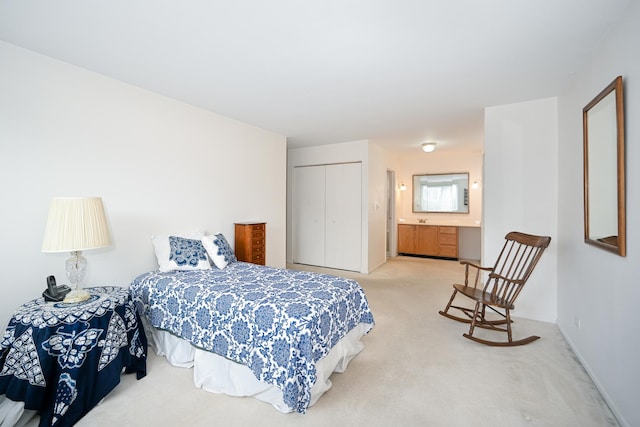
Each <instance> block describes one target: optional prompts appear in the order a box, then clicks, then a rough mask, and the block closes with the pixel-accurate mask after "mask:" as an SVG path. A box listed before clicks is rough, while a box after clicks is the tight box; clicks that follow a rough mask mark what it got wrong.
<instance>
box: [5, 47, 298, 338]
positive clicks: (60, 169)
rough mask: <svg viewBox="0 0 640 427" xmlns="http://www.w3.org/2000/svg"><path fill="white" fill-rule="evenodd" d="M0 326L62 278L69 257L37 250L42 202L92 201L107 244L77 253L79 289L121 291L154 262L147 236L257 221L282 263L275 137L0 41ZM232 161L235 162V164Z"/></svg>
mask: <svg viewBox="0 0 640 427" xmlns="http://www.w3.org/2000/svg"><path fill="white" fill-rule="evenodd" d="M0 93H2V96H0V179H1V180H2V182H3V183H4V184H3V186H2V190H1V191H2V200H3V201H4V204H3V209H2V210H0V230H1V234H2V236H3V244H2V246H0V267H1V268H2V271H3V273H4V276H3V280H2V284H1V285H0V286H1V289H2V292H3V302H2V306H1V307H0V326H2V327H4V326H5V325H6V323H7V322H8V321H9V318H10V316H11V313H12V312H13V310H14V309H15V308H17V307H18V306H19V305H20V304H22V303H24V302H26V301H28V300H30V299H33V298H36V297H38V296H40V294H41V293H42V290H43V289H44V287H45V277H46V276H47V275H50V274H53V275H55V276H56V277H57V279H58V282H59V283H65V282H66V277H65V273H64V261H65V259H66V258H67V257H68V254H43V253H42V252H40V247H41V244H42V237H43V233H44V226H45V222H46V217H47V212H48V208H49V202H50V199H51V198H52V197H54V196H65V195H67V196H69V195H87V196H100V197H102V198H103V201H104V205H105V210H106V214H107V220H108V223H109V226H110V228H111V234H112V240H113V244H112V246H110V247H108V248H104V249H99V250H94V251H86V253H85V256H86V258H87V259H88V263H89V265H88V271H87V277H86V279H85V282H84V284H85V286H95V285H119V286H124V287H127V286H128V285H129V283H130V282H131V280H132V279H133V278H134V277H135V276H137V275H138V274H141V273H143V272H145V271H148V270H152V269H155V268H157V264H156V260H155V256H154V252H153V247H152V244H151V241H150V236H151V235H152V234H154V233H163V232H175V231H180V230H185V229H192V228H197V227H199V228H204V229H205V230H206V231H208V232H223V233H224V234H225V235H226V236H227V237H228V238H229V240H230V241H231V243H232V244H233V233H234V228H233V223H234V222H239V221H253V220H260V221H266V222H267V264H268V265H271V266H276V267H284V266H285V250H286V138H285V137H284V136H282V135H278V134H276V133H273V132H270V131H267V130H263V129H259V128H256V127H254V126H251V125H248V124H244V123H241V122H238V121H235V120H231V119H228V118H225V117H222V116H219V115H216V114H214V113H212V112H209V111H206V110H203V109H200V108H196V107H194V106H191V105H188V104H185V103H183V102H179V101H176V100H173V99H170V98H167V97H164V96H161V95H158V94H154V93H151V92H149V91H145V90H142V89H140V88H137V87H134V86H131V85H127V84H124V83H122V82H119V81H116V80H113V79H110V78H107V77H105V76H102V75H99V74H96V73H93V72H91V71H88V70H85V69H81V68H79V67H75V66H72V65H70V64H67V63H64V62H61V61H57V60H54V59H51V58H49V57H46V56H43V55H40V54H37V53H35V52H31V51H28V50H26V49H22V48H19V47H17V46H14V45H11V44H8V43H5V42H0ZM238 159H241V163H239V162H240V160H238Z"/></svg>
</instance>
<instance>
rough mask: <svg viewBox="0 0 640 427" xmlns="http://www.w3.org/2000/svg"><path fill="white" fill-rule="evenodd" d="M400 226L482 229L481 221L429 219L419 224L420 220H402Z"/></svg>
mask: <svg viewBox="0 0 640 427" xmlns="http://www.w3.org/2000/svg"><path fill="white" fill-rule="evenodd" d="M398 224H407V225H442V226H454V227H478V228H479V227H481V225H482V224H481V223H480V221H473V220H456V219H442V220H440V219H427V220H425V221H424V222H419V221H418V219H409V218H407V219H400V220H398Z"/></svg>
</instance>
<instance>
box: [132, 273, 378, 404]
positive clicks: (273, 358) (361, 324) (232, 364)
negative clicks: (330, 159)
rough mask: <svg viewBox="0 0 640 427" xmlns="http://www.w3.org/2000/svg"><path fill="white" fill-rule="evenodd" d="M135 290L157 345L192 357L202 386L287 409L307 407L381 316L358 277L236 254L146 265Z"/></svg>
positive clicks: (176, 359)
mask: <svg viewBox="0 0 640 427" xmlns="http://www.w3.org/2000/svg"><path fill="white" fill-rule="evenodd" d="M130 292H131V294H132V297H133V299H134V301H135V303H136V306H137V308H138V311H139V312H140V314H141V315H142V317H143V322H144V323H146V326H147V327H148V332H149V333H148V335H149V337H150V339H149V341H150V343H151V344H152V345H153V346H154V348H155V350H156V353H158V354H160V355H163V356H165V357H166V358H167V360H169V362H170V363H172V364H173V365H176V366H182V367H193V368H194V383H195V385H196V386H197V387H201V388H203V389H205V390H208V391H211V392H220V393H226V394H229V395H232V396H253V397H256V398H258V399H260V400H263V401H265V402H268V403H270V404H272V405H273V406H274V407H275V408H276V409H277V410H279V411H281V412H294V411H295V412H299V413H305V412H306V410H307V409H308V408H309V407H310V406H311V405H313V404H314V403H315V402H316V401H317V399H318V398H319V397H320V396H321V395H322V394H323V393H324V392H325V391H327V390H328V389H329V388H330V387H331V382H330V380H329V376H330V375H331V373H332V372H336V371H337V372H343V371H344V370H345V369H346V367H347V365H348V363H349V361H350V360H351V359H352V358H353V357H355V356H356V355H357V354H358V353H359V352H360V351H361V350H362V349H363V347H364V346H363V344H362V342H361V341H360V340H361V338H362V336H363V335H365V334H366V333H368V332H369V331H370V330H371V328H372V327H373V325H374V320H373V314H372V313H371V310H370V308H369V305H368V302H367V299H366V296H365V294H364V291H363V290H362V288H361V287H360V285H359V284H358V283H357V282H356V281H354V280H351V279H346V278H342V277H336V276H330V275H324V274H318V273H312V272H305V271H294V270H287V269H278V268H272V267H265V266H260V265H254V264H249V263H245V262H239V261H236V262H230V263H229V264H228V265H226V266H224V268H217V267H216V266H215V265H214V266H211V267H210V268H206V269H196V270H191V271H152V272H148V273H145V274H142V275H140V276H139V277H137V278H136V279H135V280H134V281H133V282H132V284H131V287H130Z"/></svg>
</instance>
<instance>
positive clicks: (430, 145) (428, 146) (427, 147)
mask: <svg viewBox="0 0 640 427" xmlns="http://www.w3.org/2000/svg"><path fill="white" fill-rule="evenodd" d="M435 149H436V143H435V142H425V143H424V144H422V151H424V152H425V153H430V152H432V151H433V150H435Z"/></svg>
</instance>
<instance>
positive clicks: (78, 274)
mask: <svg viewBox="0 0 640 427" xmlns="http://www.w3.org/2000/svg"><path fill="white" fill-rule="evenodd" d="M110 244H111V237H110V236H109V229H108V227H107V220H106V218H105V215H104V208H103V207H102V199H101V198H100V197H55V198H53V199H52V200H51V205H50V207H49V217H48V218H47V226H46V228H45V231H44V239H43V241H42V252H71V257H70V258H69V259H67V261H66V271H67V278H68V279H69V282H70V284H71V292H69V293H68V294H67V296H66V297H65V299H64V301H65V302H79V301H84V300H86V299H88V298H89V293H88V292H87V291H86V290H84V289H82V286H81V284H80V283H81V282H82V279H84V275H85V272H86V270H87V259H86V258H85V257H83V256H82V252H81V251H84V250H88V249H97V248H102V247H105V246H109V245H110Z"/></svg>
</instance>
